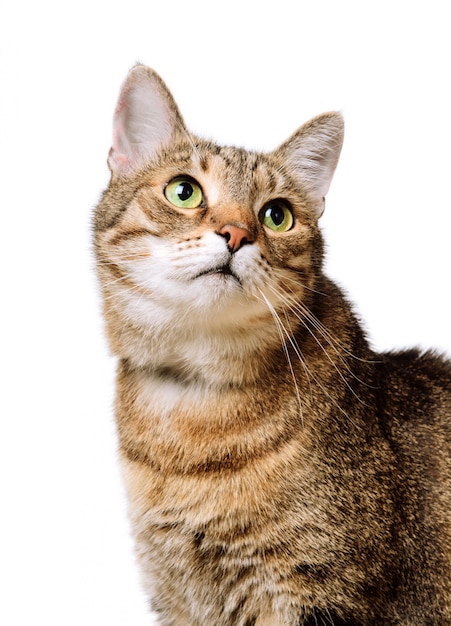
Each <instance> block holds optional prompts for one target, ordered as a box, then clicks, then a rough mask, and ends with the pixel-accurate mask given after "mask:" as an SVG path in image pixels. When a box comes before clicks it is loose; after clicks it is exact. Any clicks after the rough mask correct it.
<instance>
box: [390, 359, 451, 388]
mask: <svg viewBox="0 0 451 626" xmlns="http://www.w3.org/2000/svg"><path fill="white" fill-rule="evenodd" d="M380 369H381V371H382V373H383V374H384V375H385V376H386V377H387V378H388V379H389V380H390V379H391V380H392V381H394V382H397V383H401V382H402V381H404V382H405V384H406V385H408V386H410V385H412V384H413V385H418V384H420V385H426V386H431V387H432V388H435V387H437V388H442V389H443V390H444V391H447V392H448V393H451V359H449V358H448V357H447V356H446V355H445V354H442V353H440V352H438V351H436V350H427V351H423V350H421V349H419V348H411V349H409V350H401V351H392V352H385V353H382V354H381V355H380Z"/></svg>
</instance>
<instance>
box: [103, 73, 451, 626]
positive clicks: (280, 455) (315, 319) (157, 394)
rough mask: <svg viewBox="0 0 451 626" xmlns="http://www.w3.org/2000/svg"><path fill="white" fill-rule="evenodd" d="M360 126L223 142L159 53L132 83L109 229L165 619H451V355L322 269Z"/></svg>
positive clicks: (120, 108)
mask: <svg viewBox="0 0 451 626" xmlns="http://www.w3.org/2000/svg"><path fill="white" fill-rule="evenodd" d="M342 140H343V119H342V116H341V115H340V114H339V113H335V112H332V113H326V114H323V115H320V116H318V117H316V118H314V119H313V120H311V121H309V122H307V123H306V124H304V125H303V126H302V127H301V128H300V129H299V130H297V131H296V132H295V133H294V134H293V135H292V136H291V137H290V138H289V139H288V140H287V141H285V142H284V143H283V144H282V145H281V146H279V147H278V148H277V149H275V150H274V151H273V152H270V153H257V152H252V151H245V150H244V149H240V148H233V147H220V146H218V145H215V144H214V143H213V142H210V141H205V140H201V139H200V138H198V137H197V136H194V135H193V134H191V133H190V132H189V131H188V130H187V128H186V126H185V123H184V121H183V119H182V116H181V114H180V112H179V109H178V108H177V105H176V104H175V102H174V99H173V97H172V95H171V94H170V92H169V90H168V88H167V87H166V86H165V84H164V83H163V81H162V79H161V78H160V77H159V76H158V75H157V74H156V73H155V72H154V71H153V70H151V69H150V68H147V67H145V66H142V65H137V66H135V67H134V68H132V69H131V71H130V73H129V75H128V76H127V78H126V80H125V82H124V84H123V86H122V90H121V92H120V96H119V101H118V104H117V108H116V111H115V115H114V134H113V144H112V148H111V150H110V153H109V157H108V164H109V168H110V170H111V181H110V183H109V186H108V188H107V189H106V191H105V192H104V193H103V196H102V198H101V200H100V202H99V204H98V206H97V208H96V211H95V216H94V223H93V230H94V240H95V242H94V247H95V253H96V259H97V270H98V277H99V284H100V288H101V292H102V296H103V307H104V317H105V325H106V333H107V336H108V339H109V344H110V346H111V350H112V352H113V354H114V355H116V356H117V357H118V369H117V394H116V420H117V432H118V440H119V449H120V460H121V467H122V470H123V475H124V481H125V485H126V491H127V495H128V500H129V511H130V520H131V527H132V531H133V534H134V538H135V541H136V555H137V561H138V563H139V566H140V570H141V572H142V580H143V585H144V589H145V591H146V594H147V595H148V597H149V603H150V606H151V608H152V610H153V611H154V613H155V615H156V616H157V620H158V622H157V623H158V624H160V625H161V626H184V625H186V626H251V625H252V626H276V625H277V626H306V625H308V626H313V625H321V624H322V625H335V626H337V625H342V626H345V625H347V626H351V625H353V626H357V625H359V626H367V625H378V626H380V625H382V626H384V625H387V626H388V625H395V624H396V625H402V626H408V625H409V626H420V625H428V626H431V625H437V626H439V625H440V626H445V625H446V624H451V534H450V455H449V441H450V421H451V420H450V415H451V366H450V363H449V362H448V361H447V359H446V358H445V357H444V356H440V355H438V354H436V353H435V352H432V351H431V352H425V353H423V352H420V351H419V350H413V349H412V350H406V351H401V352H391V353H383V354H377V353H375V352H373V351H372V349H371V348H370V346H369V343H368V342H367V340H366V338H365V333H364V331H363V330H362V327H361V324H360V323H359V321H358V319H357V317H356V315H355V314H354V312H353V308H352V306H351V305H350V304H349V303H348V301H347V299H346V297H345V296H344V295H343V293H342V292H341V290H340V289H339V288H338V287H337V286H336V285H335V284H334V283H333V282H332V281H331V280H329V279H328V278H327V277H326V275H325V274H324V272H323V269H322V265H323V256H324V255H323V239H322V235H321V232H320V229H319V226H318V222H319V218H320V217H321V215H322V212H323V210H324V197H325V195H326V193H327V191H328V188H329V185H330V183H331V179H332V176H333V173H334V170H335V167H336V165H337V161H338V158H339V154H340V150H341V145H342Z"/></svg>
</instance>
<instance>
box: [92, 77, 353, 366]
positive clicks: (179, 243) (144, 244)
mask: <svg viewBox="0 0 451 626" xmlns="http://www.w3.org/2000/svg"><path fill="white" fill-rule="evenodd" d="M342 139H343V120H342V117H341V115H340V114H338V113H327V114H324V115H321V116H319V117H316V118H314V119H313V120H311V121H310V122H308V123H307V124H305V125H304V126H302V127H301V128H300V129H299V130H297V131H296V132H295V133H294V134H293V135H292V136H291V137H290V138H289V139H288V140H287V141H286V142H284V143H283V144H282V145H281V146H279V147H278V148H277V149H276V150H274V151H273V152H271V153H266V154H260V153H256V152H249V151H245V150H243V149H237V148H231V147H219V146H217V145H215V144H213V143H210V142H207V141H203V140H201V139H199V138H197V137H195V136H193V135H192V134H190V133H189V131H188V130H187V128H186V126H185V124H184V122H183V119H182V117H181V115H180V113H179V110H178V108H177V106H176V104H175V102H174V100H173V98H172V96H171V94H170V93H169V91H168V89H167V87H166V86H165V85H164V83H163V82H162V80H161V79H160V77H159V76H158V75H157V74H156V73H155V72H153V71H152V70H150V69H149V68H146V67H144V66H136V67H134V68H133V69H132V70H131V71H130V73H129V75H128V76H127V78H126V81H125V83H124V85H123V86H122V90H121V93H120V96H119V101H118V105H117V108H116V112H115V116H114V134H113V145H112V148H111V150H110V154H109V158H108V163H109V167H110V170H111V173H112V177H111V182H110V185H109V187H108V189H107V190H106V191H105V193H104V195H103V198H102V200H101V202H100V203H99V206H98V207H97V210H96V215H95V223H94V226H95V241H96V253H97V259H98V268H99V276H100V280H101V285H102V290H103V295H104V306H105V312H106V319H107V321H108V326H109V335H110V337H111V339H112V344H113V349H114V350H115V351H116V352H117V353H119V354H120V355H121V356H127V357H129V358H133V355H135V356H136V355H137V353H138V348H137V345H138V344H140V345H141V347H142V346H144V345H145V344H146V342H147V343H148V344H149V346H151V347H150V348H149V350H150V352H152V350H153V352H155V350H157V347H158V350H161V345H160V344H161V341H162V337H165V338H166V340H165V341H166V343H167V345H169V344H170V343H171V337H176V336H182V335H183V336H185V337H193V338H196V337H198V336H199V335H201V336H203V337H206V336H208V337H213V338H214V337H218V336H221V335H227V334H228V335H232V334H233V335H235V336H242V337H243V341H245V339H246V340H249V341H251V342H252V341H253V342H255V341H258V339H256V338H258V337H259V336H260V335H261V336H264V335H265V334H266V335H267V333H268V331H267V328H268V325H269V324H271V326H272V327H273V328H276V329H277V324H276V323H275V321H274V320H276V319H277V315H279V316H280V315H284V314H285V313H284V312H285V311H287V310H289V309H290V305H291V304H292V303H293V302H294V301H304V302H308V301H309V300H310V299H311V297H312V294H313V293H314V290H315V282H316V279H317V277H318V276H319V274H320V272H321V262H322V239H321V235H320V233H319V230H318V226H317V222H318V219H319V217H320V216H321V214H322V211H323V208H324V196H325V195H326V193H327V191H328V188H329V185H330V182H331V179H332V175H333V172H334V170H335V167H336V164H337V161H338V157H339V153H340V149H341V145H342ZM174 341H175V340H174ZM157 343H158V346H157ZM163 343H164V342H163ZM132 344H133V347H132ZM142 351H143V354H144V352H145V353H146V354H147V353H148V351H147V349H146V350H144V348H143V347H142ZM136 358H137V359H138V360H140V359H141V360H144V361H145V359H146V358H148V357H144V356H142V355H141V357H139V358H138V357H137V356H136Z"/></svg>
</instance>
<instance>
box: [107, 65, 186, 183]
mask: <svg viewBox="0 0 451 626" xmlns="http://www.w3.org/2000/svg"><path fill="white" fill-rule="evenodd" d="M178 132H187V131H186V128H185V124H184V122H183V119H182V116H181V115H180V113H179V110H178V108H177V105H176V104H175V102H174V99H173V97H172V95H171V93H170V92H169V90H168V88H167V87H166V85H165V84H164V82H163V81H162V80H161V78H160V77H159V76H158V74H157V73H156V72H154V71H153V70H152V69H150V68H149V67H146V66H144V65H135V67H133V68H132V69H131V70H130V72H129V73H128V75H127V78H126V79H125V82H124V84H123V85H122V88H121V92H120V95H119V100H118V103H117V106H116V111H115V113H114V121H113V145H112V147H111V150H110V154H109V156H108V165H109V167H110V170H111V172H112V174H113V175H115V174H118V175H123V174H129V173H130V172H131V171H133V170H136V169H138V168H139V167H141V166H143V165H145V163H146V161H148V160H149V159H151V158H152V157H153V156H155V155H156V154H157V152H158V150H159V149H160V148H161V147H162V146H164V145H167V144H169V143H170V142H171V140H172V139H173V137H174V135H175V134H176V133H178Z"/></svg>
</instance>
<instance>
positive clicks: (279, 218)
mask: <svg viewBox="0 0 451 626" xmlns="http://www.w3.org/2000/svg"><path fill="white" fill-rule="evenodd" d="M271 219H272V221H273V222H274V224H275V225H276V226H280V225H281V224H282V222H283V220H284V219H285V214H284V212H283V209H281V208H280V207H274V208H272V209H271Z"/></svg>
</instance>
